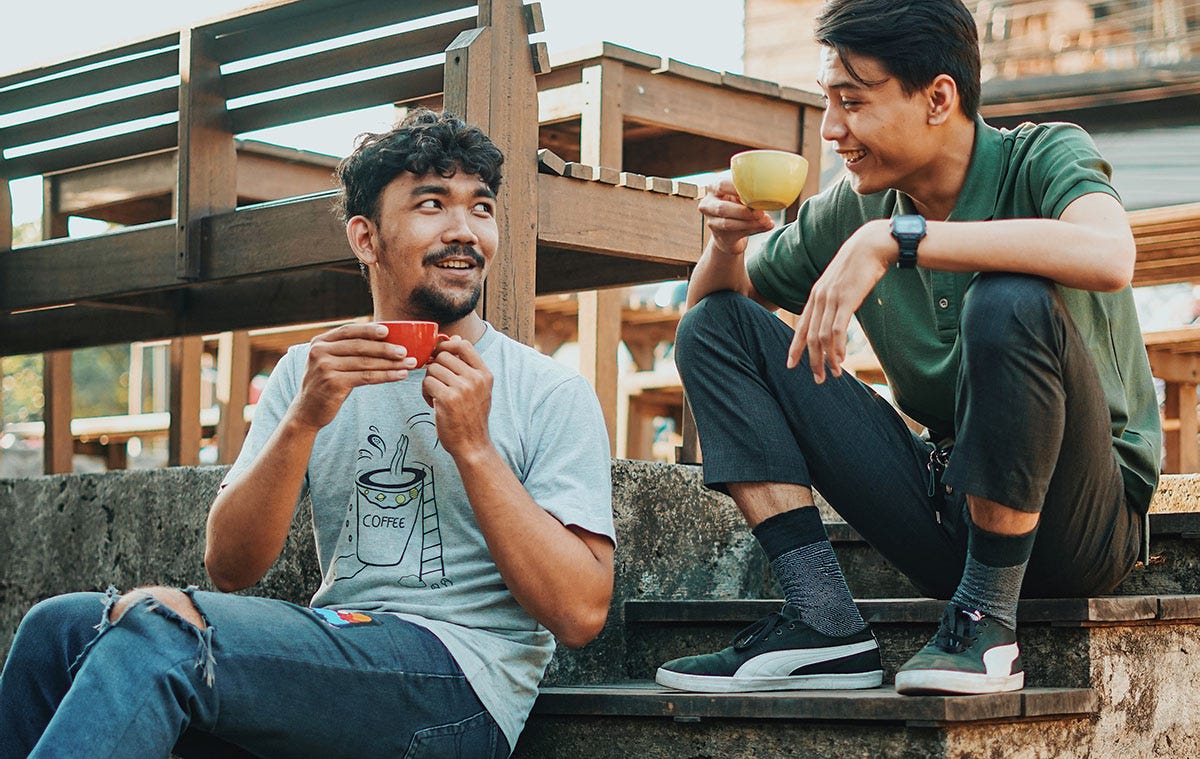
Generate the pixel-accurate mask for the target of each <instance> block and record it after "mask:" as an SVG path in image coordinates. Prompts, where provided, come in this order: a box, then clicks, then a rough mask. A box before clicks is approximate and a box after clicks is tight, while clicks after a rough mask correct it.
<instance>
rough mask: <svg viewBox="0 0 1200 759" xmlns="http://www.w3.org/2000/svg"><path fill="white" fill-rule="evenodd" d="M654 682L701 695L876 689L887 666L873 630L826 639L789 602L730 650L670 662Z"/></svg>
mask: <svg viewBox="0 0 1200 759" xmlns="http://www.w3.org/2000/svg"><path fill="white" fill-rule="evenodd" d="M654 679H655V681H657V682H658V684H659V685H662V686H665V687H667V688H676V689H678V690H690V691H699V692H702V693H740V692H745V691H764V690H793V689H796V690H799V689H813V690H833V689H839V688H877V687H879V686H880V685H881V684H882V683H883V668H882V666H881V665H880V663H879V644H878V643H876V642H875V635H874V634H873V633H872V632H871V628H870V627H865V628H863V629H862V631H861V632H856V633H854V634H852V635H846V636H844V637H840V638H834V637H830V636H828V635H822V634H821V633H819V632H817V631H816V630H814V629H812V628H811V627H809V626H808V625H806V624H804V623H803V622H801V621H800V612H799V610H798V609H797V608H796V607H795V606H792V605H790V604H787V605H785V606H784V607H783V608H782V609H780V610H779V611H777V612H774V613H772V614H771V615H770V616H769V617H766V618H765V619H761V620H759V621H758V622H755V623H754V624H752V625H750V626H749V627H747V628H746V629H745V630H742V631H741V632H740V633H738V634H737V637H735V638H734V639H733V644H732V645H731V646H730V647H729V648H726V649H723V650H721V651H718V652H716V653H715V654H701V655H699V656H685V657H683V658H682V659H675V660H674V661H669V662H667V663H666V664H664V665H662V666H661V667H659V668H658V674H657V675H655V677H654Z"/></svg>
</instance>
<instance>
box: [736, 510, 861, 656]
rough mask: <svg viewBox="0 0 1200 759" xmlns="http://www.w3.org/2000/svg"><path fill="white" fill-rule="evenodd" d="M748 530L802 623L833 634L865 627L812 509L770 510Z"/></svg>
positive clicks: (827, 539)
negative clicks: (760, 521)
mask: <svg viewBox="0 0 1200 759" xmlns="http://www.w3.org/2000/svg"><path fill="white" fill-rule="evenodd" d="M753 532H754V537H756V538H758V542H759V544H760V545H762V547H763V550H764V551H765V552H766V554H767V558H768V559H769V560H770V562H771V571H772V572H774V573H775V579H776V580H778V581H779V586H780V588H781V589H782V590H783V596H784V598H785V599H786V600H787V603H789V604H792V605H793V606H795V607H796V608H797V609H798V610H799V611H800V620H801V621H802V622H804V624H806V625H808V626H809V627H811V628H812V629H814V630H816V631H817V632H819V633H822V634H824V635H830V636H835V637H841V636H844V635H850V634H852V633H856V632H858V631H860V630H862V629H863V628H864V627H866V626H867V623H866V622H864V621H863V618H862V615H860V614H859V613H858V606H856V605H855V603H854V598H852V597H851V595H850V588H849V587H848V586H847V585H846V578H845V577H844V576H843V575H842V568H841V567H840V566H839V565H838V560H837V556H836V555H835V554H834V552H833V546H831V545H830V544H829V538H828V537H827V536H826V534H825V525H823V524H822V523H821V513H820V512H819V511H817V509H816V508H815V507H812V506H807V507H801V508H799V509H792V510H791V511H785V512H783V513H782V514H776V515H775V516H773V517H771V518H770V519H766V520H764V521H763V522H762V523H761V524H759V525H758V526H757V527H755V528H754V530H753Z"/></svg>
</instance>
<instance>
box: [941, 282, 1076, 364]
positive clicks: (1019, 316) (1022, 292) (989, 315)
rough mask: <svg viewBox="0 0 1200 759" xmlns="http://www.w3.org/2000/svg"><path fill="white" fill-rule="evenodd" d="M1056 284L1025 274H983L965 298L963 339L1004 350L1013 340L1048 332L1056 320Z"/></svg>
mask: <svg viewBox="0 0 1200 759" xmlns="http://www.w3.org/2000/svg"><path fill="white" fill-rule="evenodd" d="M1055 309H1056V300H1055V295H1054V285H1053V284H1052V283H1051V282H1050V281H1049V280H1046V279H1042V278H1041V277H1033V276H1028V275H1023V274H1003V273H1000V274H981V275H979V277H978V278H977V279H976V280H975V281H974V282H973V283H971V287H970V289H968V290H967V294H966V297H965V299H964V300H963V312H962V323H961V326H962V338H963V340H964V341H967V342H968V343H972V344H975V345H977V346H980V347H983V346H985V345H986V346H991V347H994V348H996V349H1003V346H1004V345H1005V344H1007V343H1008V342H1009V341H1013V340H1018V341H1022V342H1023V341H1025V340H1027V339H1028V337H1029V336H1030V335H1031V334H1039V335H1045V334H1049V333H1048V330H1051V329H1053V326H1054V323H1055Z"/></svg>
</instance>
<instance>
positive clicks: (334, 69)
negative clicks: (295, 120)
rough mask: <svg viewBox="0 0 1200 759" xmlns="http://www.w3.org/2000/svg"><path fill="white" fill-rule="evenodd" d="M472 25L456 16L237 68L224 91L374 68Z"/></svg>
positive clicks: (441, 43)
mask: <svg viewBox="0 0 1200 759" xmlns="http://www.w3.org/2000/svg"><path fill="white" fill-rule="evenodd" d="M474 28H475V19H472V18H464V19H455V20H453V21H446V22H443V23H441V24H438V25H436V26H424V27H418V28H416V29H410V30H408V31H404V32H400V33H397V34H389V35H387V36H385V37H378V38H376V39H372V40H366V41H364V42H359V43H356V44H354V45H346V46H343V47H337V48H333V49H332V50H322V51H320V52H315V53H311V54H309V55H302V56H299V57H296V58H288V59H286V60H282V61H278V62H276V63H269V64H267V65H265V66H256V67H254V68H250V69H245V70H243V71H237V72H234V73H231V74H227V75H226V76H225V94H226V96H227V97H228V98H229V99H230V100H232V99H234V98H239V97H243V96H246V95H252V94H257V93H261V92H270V91H272V90H278V89H283V88H285V87H292V86H295V85H298V84H304V83H307V82H315V81H319V80H321V79H328V78H331V77H335V76H341V75H343V74H348V73H352V72H356V71H361V70H364V69H368V68H373V67H375V66H378V65H380V63H381V62H383V61H387V62H388V63H399V62H400V61H405V60H413V59H416V58H424V57H425V56H429V55H436V54H438V53H441V52H443V51H445V49H446V47H447V46H448V45H449V44H450V43H451V42H453V41H454V38H455V37H456V36H458V35H459V34H460V33H461V32H464V31H466V30H468V29H474Z"/></svg>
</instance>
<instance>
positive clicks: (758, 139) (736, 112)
mask: <svg viewBox="0 0 1200 759" xmlns="http://www.w3.org/2000/svg"><path fill="white" fill-rule="evenodd" d="M625 77H626V78H625V92H626V97H625V102H624V104H623V105H624V111H625V116H626V118H627V119H630V120H633V121H638V122H641V123H644V124H655V125H658V126H663V127H667V128H670V129H675V130H678V131H682V132H688V133H691V134H697V135H703V136H706V137H712V138H715V139H729V138H730V137H731V136H733V135H736V137H737V139H738V141H739V142H741V143H742V144H744V145H748V146H751V147H762V148H766V147H776V146H779V145H799V144H800V130H799V118H798V117H797V110H798V109H799V106H798V105H796V104H795V103H789V102H787V101H784V100H780V99H776V98H772V97H768V96H766V95H760V94H755V93H752V92H744V91H736V90H729V89H724V88H719V87H714V86H712V85H709V84H706V83H704V82H698V81H694V80H690V79H683V78H681V77H667V76H662V75H660V74H653V73H651V72H649V71H641V70H638V69H634V68H630V69H627V70H626V72H625Z"/></svg>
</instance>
